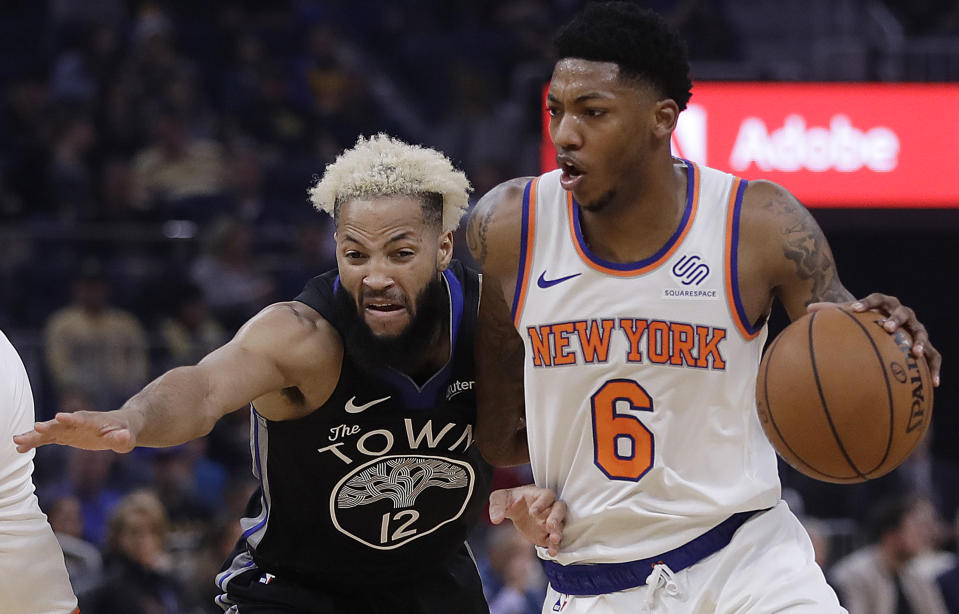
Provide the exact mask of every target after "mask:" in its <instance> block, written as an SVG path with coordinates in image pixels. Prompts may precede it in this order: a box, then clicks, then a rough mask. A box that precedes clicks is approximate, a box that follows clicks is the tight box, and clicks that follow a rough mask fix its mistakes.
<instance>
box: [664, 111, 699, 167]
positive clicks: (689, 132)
mask: <svg viewBox="0 0 959 614" xmlns="http://www.w3.org/2000/svg"><path fill="white" fill-rule="evenodd" d="M670 142H671V143H672V149H673V155H674V156H677V157H680V158H685V159H687V160H690V161H692V162H695V163H696V164H706V107H704V106H702V105H698V104H694V103H691V104H689V105H688V106H687V107H686V110H685V111H683V112H682V113H680V115H679V120H678V121H677V122H676V129H675V130H673V136H672V137H671V139H670Z"/></svg>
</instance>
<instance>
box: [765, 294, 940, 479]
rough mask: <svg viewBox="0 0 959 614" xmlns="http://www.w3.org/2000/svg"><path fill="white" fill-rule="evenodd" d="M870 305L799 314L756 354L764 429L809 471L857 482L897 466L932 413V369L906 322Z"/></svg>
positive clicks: (779, 448) (794, 464)
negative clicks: (891, 327) (901, 325)
mask: <svg viewBox="0 0 959 614" xmlns="http://www.w3.org/2000/svg"><path fill="white" fill-rule="evenodd" d="M884 321H885V318H884V317H883V316H882V315H881V314H879V313H877V312H874V311H867V312H864V313H856V312H852V311H847V310H846V309H843V308H836V309H827V310H823V311H816V312H813V313H809V314H806V315H805V316H803V317H801V318H799V319H798V320H796V321H795V322H793V323H792V324H790V325H789V326H787V327H786V328H785V329H784V330H783V331H782V332H781V333H780V334H779V335H778V336H777V337H776V338H775V339H774V340H773V342H772V343H771V344H770V346H769V348H768V349H767V350H766V354H765V355H764V356H763V359H762V362H761V363H760V367H759V376H758V378H757V380H756V404H757V407H758V411H759V419H760V422H761V423H762V426H763V430H764V431H765V433H766V437H767V438H769V441H770V442H771V443H772V444H773V447H774V448H776V451H777V452H778V453H779V455H780V456H781V457H782V458H783V459H784V460H785V461H786V462H787V463H789V464H790V465H791V466H792V467H794V468H795V469H796V470H798V471H800V472H801V473H804V474H805V475H808V476H810V477H812V478H815V479H817V480H822V481H825V482H836V483H853V482H863V481H866V480H870V479H873V478H876V477H879V476H881V475H883V474H886V473H888V472H890V471H892V470H893V469H895V468H896V467H897V466H898V465H899V464H900V463H902V462H903V461H904V460H905V459H906V458H907V457H908V456H909V454H911V453H912V451H913V450H914V449H915V448H916V446H917V445H918V444H919V442H920V441H921V440H922V437H923V435H924V434H925V433H926V429H927V428H928V426H929V421H930V419H931V417H932V378H931V376H930V374H929V367H928V365H927V364H926V360H925V358H916V357H915V356H914V355H913V354H912V353H911V351H910V346H911V339H910V337H909V335H908V333H906V332H905V331H902V330H898V331H896V332H895V333H894V334H889V332H888V331H886V330H885V329H884V328H883V326H882V324H883V322H884Z"/></svg>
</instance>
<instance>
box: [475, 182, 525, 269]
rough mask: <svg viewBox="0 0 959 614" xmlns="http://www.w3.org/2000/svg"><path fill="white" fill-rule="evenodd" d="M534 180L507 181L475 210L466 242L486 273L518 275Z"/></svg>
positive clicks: (491, 192)
mask: <svg viewBox="0 0 959 614" xmlns="http://www.w3.org/2000/svg"><path fill="white" fill-rule="evenodd" d="M533 179H534V177H517V178H515V179H510V180H508V181H504V182H503V183H501V184H499V185H498V186H496V187H495V188H493V189H492V190H490V191H489V192H487V193H486V194H485V195H483V197H482V198H480V200H479V202H477V203H476V205H475V206H474V207H473V211H472V212H471V214H470V218H469V222H468V224H467V227H466V240H467V244H468V245H469V249H470V253H471V254H472V255H473V258H474V259H475V260H476V262H477V263H479V265H480V267H482V269H483V272H484V273H492V274H494V275H495V274H497V273H508V272H509V271H513V272H514V273H515V266H516V262H517V261H518V259H519V245H520V234H521V231H522V223H521V222H522V216H523V191H524V190H525V189H526V185H527V184H528V183H529V182H530V181H532V180H533Z"/></svg>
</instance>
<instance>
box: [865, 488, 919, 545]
mask: <svg viewBox="0 0 959 614" xmlns="http://www.w3.org/2000/svg"><path fill="white" fill-rule="evenodd" d="M920 503H922V499H921V498H920V497H918V496H916V495H915V494H911V493H910V494H905V495H901V494H900V495H889V496H887V497H885V498H882V499H880V500H879V501H878V502H877V503H876V507H875V508H874V509H873V510H872V512H871V513H870V514H869V518H868V520H867V523H866V525H867V530H868V532H869V537H870V538H871V539H872V540H874V541H879V540H880V539H882V537H883V536H885V535H886V534H888V533H893V532H895V531H897V530H899V526H900V525H901V524H902V521H903V519H904V518H905V517H906V516H908V515H909V514H910V513H911V512H912V511H913V510H914V509H916V508H917V507H919V504H920Z"/></svg>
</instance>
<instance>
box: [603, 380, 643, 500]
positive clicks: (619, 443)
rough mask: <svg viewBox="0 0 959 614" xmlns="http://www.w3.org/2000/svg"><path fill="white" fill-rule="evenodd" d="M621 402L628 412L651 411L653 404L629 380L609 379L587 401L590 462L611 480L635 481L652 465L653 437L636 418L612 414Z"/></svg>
mask: <svg viewBox="0 0 959 614" xmlns="http://www.w3.org/2000/svg"><path fill="white" fill-rule="evenodd" d="M620 401H623V402H625V403H628V404H629V409H632V410H641V411H653V400H652V399H651V398H650V396H649V394H648V393H647V392H646V391H645V390H643V387H642V386H640V385H639V384H637V383H636V382H634V381H633V380H629V379H612V380H609V381H608V382H606V383H605V384H603V385H602V386H600V388H599V390H597V391H596V392H595V393H594V394H593V396H592V397H591V398H590V405H591V408H592V416H593V462H594V463H596V466H597V467H599V468H600V470H601V471H602V472H603V473H605V474H606V477H608V478H609V479H611V480H630V481H633V482H635V481H638V480H639V478H641V477H643V475H645V473H646V472H647V471H649V468H650V467H652V465H653V434H652V433H650V432H649V429H647V428H646V427H645V426H643V423H642V422H640V421H639V418H637V417H636V416H633V415H630V414H618V413H616V405H617V403H618V402H620Z"/></svg>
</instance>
